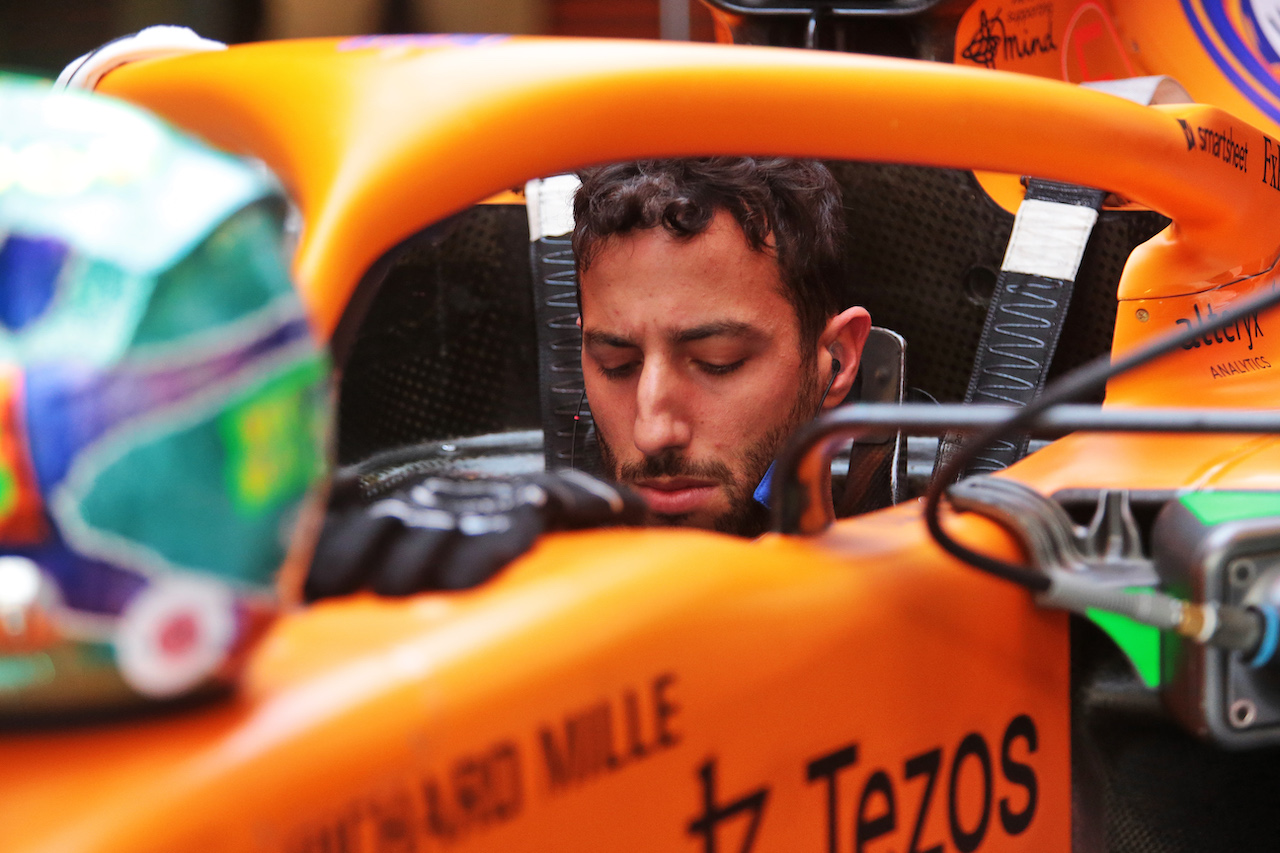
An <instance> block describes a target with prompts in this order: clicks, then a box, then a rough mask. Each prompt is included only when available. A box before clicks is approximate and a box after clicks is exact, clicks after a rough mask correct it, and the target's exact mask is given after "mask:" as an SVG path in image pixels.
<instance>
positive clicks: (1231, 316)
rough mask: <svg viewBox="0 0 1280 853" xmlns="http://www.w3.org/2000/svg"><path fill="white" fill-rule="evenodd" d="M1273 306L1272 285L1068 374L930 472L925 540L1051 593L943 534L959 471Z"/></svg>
mask: <svg viewBox="0 0 1280 853" xmlns="http://www.w3.org/2000/svg"><path fill="white" fill-rule="evenodd" d="M1277 263H1280V261H1277V262H1273V263H1272V265H1271V266H1270V267H1269V268H1268V269H1266V270H1263V271H1262V272H1260V273H1257V274H1256V275H1252V276H1246V277H1244V278H1240V279H1237V280H1236V281H1233V282H1229V283H1228V284H1225V285H1222V287H1228V286H1230V285H1231V284H1237V283H1239V282H1241V281H1248V280H1249V279H1253V278H1258V277H1259V276H1262V275H1266V274H1267V273H1269V272H1271V271H1273V270H1274V269H1275V268H1276V265H1277ZM1217 289H1221V288H1217ZM1276 305H1280V288H1278V287H1276V285H1275V284H1274V283H1273V284H1272V285H1271V290H1270V291H1269V292H1267V293H1263V294H1261V295H1259V296H1255V297H1253V298H1251V299H1246V300H1243V301H1242V302H1241V303H1240V304H1239V305H1237V306H1235V307H1233V308H1231V309H1229V310H1227V311H1224V312H1223V313H1221V314H1214V315H1213V317H1212V319H1209V320H1206V321H1205V322H1203V324H1202V325H1200V326H1190V327H1188V328H1186V329H1179V330H1178V331H1176V332H1173V333H1170V334H1166V335H1163V336H1161V337H1158V338H1156V339H1155V340H1154V341H1151V342H1150V343H1149V344H1147V345H1146V346H1142V347H1138V348H1136V349H1134V350H1131V351H1130V352H1128V353H1126V354H1125V355H1123V356H1121V357H1120V358H1119V359H1118V360H1117V361H1115V362H1112V361H1111V354H1110V353H1106V354H1103V355H1100V356H1098V357H1097V358H1095V359H1093V360H1092V361H1090V362H1087V363H1086V364H1084V365H1081V366H1080V367H1078V368H1076V369H1075V370H1072V371H1071V372H1070V373H1067V374H1064V375H1063V376H1060V377H1058V378H1057V379H1056V380H1054V381H1053V382H1051V383H1050V384H1049V385H1048V386H1046V387H1045V389H1044V391H1043V392H1041V394H1040V395H1039V396H1038V397H1036V398H1035V399H1034V400H1032V401H1031V402H1030V403H1028V404H1027V405H1026V406H1023V407H1022V408H1020V409H1018V410H1017V411H1016V412H1014V414H1012V415H1011V416H1010V417H1009V418H1008V420H1005V421H1002V422H1001V423H999V424H997V425H996V426H994V427H991V428H989V429H987V430H986V431H985V432H981V433H978V434H977V435H974V436H972V437H970V438H967V439H965V441H964V442H963V443H962V444H961V446H960V450H959V452H957V453H956V454H955V455H954V456H952V457H951V458H950V459H949V460H947V461H946V462H945V463H944V464H943V466H942V467H941V468H940V469H939V470H937V471H935V472H934V477H933V482H932V483H930V484H929V491H928V492H927V493H926V495H925V506H924V519H925V525H926V526H927V527H928V529H929V535H930V536H932V537H933V540H934V541H935V542H937V543H938V545H939V547H941V548H942V549H943V550H944V551H946V552H947V553H949V554H951V555H952V556H953V557H956V558H957V559H959V560H962V561H963V562H965V563H968V564H969V565H971V566H973V567H974V568H976V569H980V570H982V571H984V572H987V573H988V574H992V575H995V576H996V577H999V578H1003V579H1004V580H1007V581H1012V582H1013V583H1017V584H1020V585H1022V586H1025V587H1027V588H1028V589H1031V590H1033V591H1035V592H1044V591H1045V590H1047V589H1048V588H1049V578H1048V577H1047V576H1046V575H1043V574H1041V573H1039V572H1037V571H1035V570H1034V569H1032V568H1029V567H1027V566H1019V565H1017V564H1014V563H1008V562H1005V561H1004V560H1001V559H999V558H997V557H992V556H991V555H989V554H983V553H981V552H979V551H974V550H973V549H971V548H968V547H966V546H964V545H962V544H960V543H959V542H957V541H956V540H955V539H953V538H952V537H951V535H950V534H948V533H947V531H946V530H944V529H943V527H942V520H941V517H940V511H941V502H942V496H943V495H944V494H945V493H946V491H947V488H948V486H949V485H950V484H951V482H952V481H953V480H955V479H956V477H957V476H959V474H960V472H961V471H963V470H964V469H965V468H966V467H968V465H969V463H970V462H972V461H973V459H974V458H975V457H976V456H977V455H978V454H979V453H980V452H982V450H983V449H984V448H986V447H987V446H989V445H991V444H992V443H994V442H996V441H999V440H1001V439H1004V438H1006V437H1007V436H1009V435H1011V434H1016V433H1019V432H1022V431H1024V430H1025V429H1026V428H1027V426H1028V425H1029V424H1031V423H1033V422H1034V421H1035V420H1036V418H1038V417H1039V416H1040V414H1041V413H1042V412H1044V411H1045V410H1047V409H1049V408H1052V407H1053V406H1056V405H1058V404H1060V403H1065V402H1067V401H1068V400H1072V399H1074V398H1076V397H1078V396H1080V395H1082V394H1085V393H1087V392H1089V391H1093V390H1096V389H1098V388H1101V387H1102V386H1103V385H1105V384H1106V383H1107V381H1108V380H1110V379H1112V378H1113V377H1115V376H1119V375H1120V374H1122V373H1126V372H1128V371H1130V370H1133V369H1134V368H1137V367H1141V366H1142V365H1144V364H1146V363H1148V362H1150V361H1153V360H1155V359H1157V358H1159V357H1160V356H1162V355H1165V354H1166V353H1169V352H1172V351H1173V350H1176V349H1178V348H1180V347H1183V346H1186V345H1187V344H1190V343H1192V342H1193V341H1195V340H1196V339H1197V338H1199V337H1201V336H1202V335H1206V334H1210V333H1212V332H1214V331H1217V330H1219V329H1223V328H1226V327H1227V326H1229V325H1231V324H1233V323H1236V322H1238V321H1240V320H1244V319H1246V318H1251V317H1252V316H1253V315H1254V314H1258V313H1261V312H1263V311H1265V310H1267V309H1268V308H1273V307H1275V306H1276Z"/></svg>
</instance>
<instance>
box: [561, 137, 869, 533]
mask: <svg viewBox="0 0 1280 853" xmlns="http://www.w3.org/2000/svg"><path fill="white" fill-rule="evenodd" d="M581 178H582V185H581V187H580V188H579V190H578V192H577V195H576V197H575V200H574V218H575V223H576V224H575V227H574V232H573V247H574V252H575V255H576V257H577V263H578V275H579V305H580V307H581V314H582V320H581V326H582V368H583V375H584V379H585V382H586V393H587V399H588V400H589V402H590V406H591V411H592V414H593V416H594V418H595V423H596V430H597V436H598V438H599V443H600V449H601V455H602V459H603V462H604V466H605V471H606V474H607V475H608V476H609V477H610V478H611V479H613V480H615V481H617V482H620V483H623V484H625V485H627V486H630V487H631V488H632V489H634V490H635V491H637V492H638V493H639V494H640V496H641V497H642V498H643V499H644V501H645V504H646V506H647V521H649V522H650V523H656V524H668V525H687V526H693V527H703V528H710V529H715V530H720V531H723V532H728V533H736V534H740V535H754V534H757V533H760V532H761V531H763V529H764V526H765V521H766V511H765V507H764V506H763V504H762V502H761V501H759V500H757V499H756V495H757V494H758V493H759V492H760V491H761V490H760V488H759V487H760V486H761V483H762V479H763V478H765V476H766V472H767V471H768V470H769V468H770V464H771V463H772V461H773V459H774V457H775V456H776V455H777V454H778V452H779V451H780V450H781V448H782V446H783V444H784V443H785V442H786V440H787V439H788V438H789V437H790V436H791V434H792V433H793V432H795V430H796V429H797V428H798V427H799V426H801V425H802V424H804V423H805V422H807V421H809V420H811V419H812V418H813V417H814V416H815V415H817V414H818V413H819V412H820V411H821V410H822V409H824V408H831V407H833V406H835V405H837V404H838V403H839V402H840V401H841V400H843V399H844V397H845V395H846V394H847V393H848V391H849V389H850V387H851V386H852V384H853V381H854V377H855V376H856V374H857V371H858V364H859V361H860V357H861V353H862V347H863V344H864V343H865V341H866V339H867V334H868V332H869V330H870V327H871V318H870V316H869V315H868V314H867V312H866V310H865V309H863V308H860V307H852V308H845V307H844V306H843V305H842V304H841V303H840V301H839V292H840V289H841V288H840V284H841V280H842V276H843V267H844V241H845V239H846V233H845V232H846V228H845V225H844V219H843V216H842V212H841V195H840V188H839V185H838V184H837V183H836V182H835V180H834V178H833V177H832V176H831V173H830V172H829V171H828V170H827V169H826V167H825V166H823V165H821V164H820V163H817V162H813V161H795V160H784V159H757V158H746V157H743V158H720V157H718V158H702V159H679V160H647V161H639V162H630V163H619V164H612V165H608V166H602V167H598V168H594V169H590V170H586V171H584V172H583V173H581Z"/></svg>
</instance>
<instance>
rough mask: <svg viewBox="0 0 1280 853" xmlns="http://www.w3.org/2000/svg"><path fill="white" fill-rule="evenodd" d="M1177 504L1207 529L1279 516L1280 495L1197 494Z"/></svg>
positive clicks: (1247, 493)
mask: <svg viewBox="0 0 1280 853" xmlns="http://www.w3.org/2000/svg"><path fill="white" fill-rule="evenodd" d="M1178 500H1180V501H1182V505H1183V506H1184V507H1186V508H1187V510H1188V511H1189V512H1191V514H1192V515H1194V516H1195V517H1196V518H1197V519H1198V520H1199V521H1200V523H1201V524H1205V525H1210V524H1221V523H1222V522H1224V521H1239V520H1241V519H1245V518H1267V517H1270V516H1275V515H1280V492H1196V493H1194V494H1190V495H1183V496H1182V497H1181V498H1179V499H1178Z"/></svg>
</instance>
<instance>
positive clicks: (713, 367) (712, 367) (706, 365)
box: [696, 358, 747, 376]
mask: <svg viewBox="0 0 1280 853" xmlns="http://www.w3.org/2000/svg"><path fill="white" fill-rule="evenodd" d="M746 363H747V360H746V359H745V358H740V359H738V360H737V361H734V362H730V363H728V364H717V363H715V362H711V361H699V362H696V364H697V365H698V369H699V370H701V371H702V372H703V373H705V374H707V375H708V376H728V375H729V374H730V373H733V372H734V371H735V370H737V369H738V368H739V367H742V365H744V364H746Z"/></svg>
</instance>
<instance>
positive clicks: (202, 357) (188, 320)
mask: <svg viewBox="0 0 1280 853" xmlns="http://www.w3.org/2000/svg"><path fill="white" fill-rule="evenodd" d="M0 113H2V114H3V115H4V116H5V121H4V122H3V123H0V719H5V718H20V717H26V716H30V715H37V714H39V715H47V714H48V713H49V712H102V711H108V710H113V709H115V710H119V709H125V708H131V707H135V706H138V705H141V704H146V703H149V702H153V701H155V700H161V699H168V698H172V697H177V696H183V695H187V694H190V693H192V692H197V691H205V690H210V689H212V688H213V687H214V686H216V685H218V684H220V683H226V682H227V681H229V679H230V677H231V675H232V674H233V671H234V668H235V665H236V662H237V660H238V659H240V658H242V657H243V652H244V651H245V649H246V647H247V646H248V644H249V643H250V642H252V640H253V639H254V638H255V637H256V636H257V635H258V634H260V633H261V628H262V627H263V626H264V625H265V624H266V623H267V621H269V619H270V618H271V616H272V615H273V613H274V611H275V607H276V575H277V572H278V571H279V570H280V568H281V566H282V563H284V562H285V560H286V556H287V555H288V554H290V553H291V551H290V548H291V542H293V540H295V539H297V538H299V537H295V536H294V535H293V534H294V531H295V528H296V527H297V522H298V520H299V517H300V515H301V514H303V510H304V508H306V507H309V506H314V505H315V504H316V502H317V497H316V492H317V491H318V489H317V484H318V483H319V482H320V481H321V479H322V476H323V473H324V468H325V459H326V452H325V451H326V436H325V432H326V429H327V424H328V422H329V412H328V406H329V402H328V399H329V395H328V378H329V364H328V361H327V359H326V356H325V355H324V352H323V349H322V347H321V346H320V345H319V344H318V343H317V342H316V340H315V338H314V337H313V335H312V332H311V330H310V328H309V326H308V322H307V318H306V316H305V314H304V310H303V306H302V304H301V302H300V300H299V298H298V296H297V294H296V292H295V291H294V289H293V287H292V286H291V283H290V280H289V276H288V272H287V266H286V259H285V258H284V252H283V249H282V245H283V243H282V239H281V238H282V222H283V219H284V212H285V203H284V200H283V198H282V196H281V194H280V192H279V190H278V188H277V187H276V185H275V183H274V182H273V181H272V180H271V178H270V177H269V176H268V175H267V173H266V171H265V169H262V168H256V167H255V166H254V165H253V164H250V163H247V162H244V161H241V160H238V159H236V158H233V157H231V156H229V155H225V154H222V153H219V152H216V151H214V150H212V149H210V148H208V147H206V146H204V145H202V144H201V143H198V142H196V141H195V140H193V139H190V138H188V137H185V136H183V135H181V134H179V133H177V132H175V131H174V130H172V129H170V128H168V127H166V126H165V125H163V124H161V123H160V122H159V121H157V120H156V119H154V118H152V117H151V116H149V115H147V114H145V113H143V112H142V111H140V110H138V109H136V108H134V107H131V106H127V105H125V104H122V103H118V102H116V101H113V100H110V99H107V98H103V97H100V96H96V95H91V94H86V93H82V92H75V91H64V92H57V93H55V92H52V91H51V90H50V89H49V87H48V85H47V84H45V83H41V82H38V81H34V80H28V79H23V78H18V77H4V76H0ZM303 550H305V548H304V549H303ZM295 552H296V549H295ZM299 559H305V556H301V557H300V558H299Z"/></svg>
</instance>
